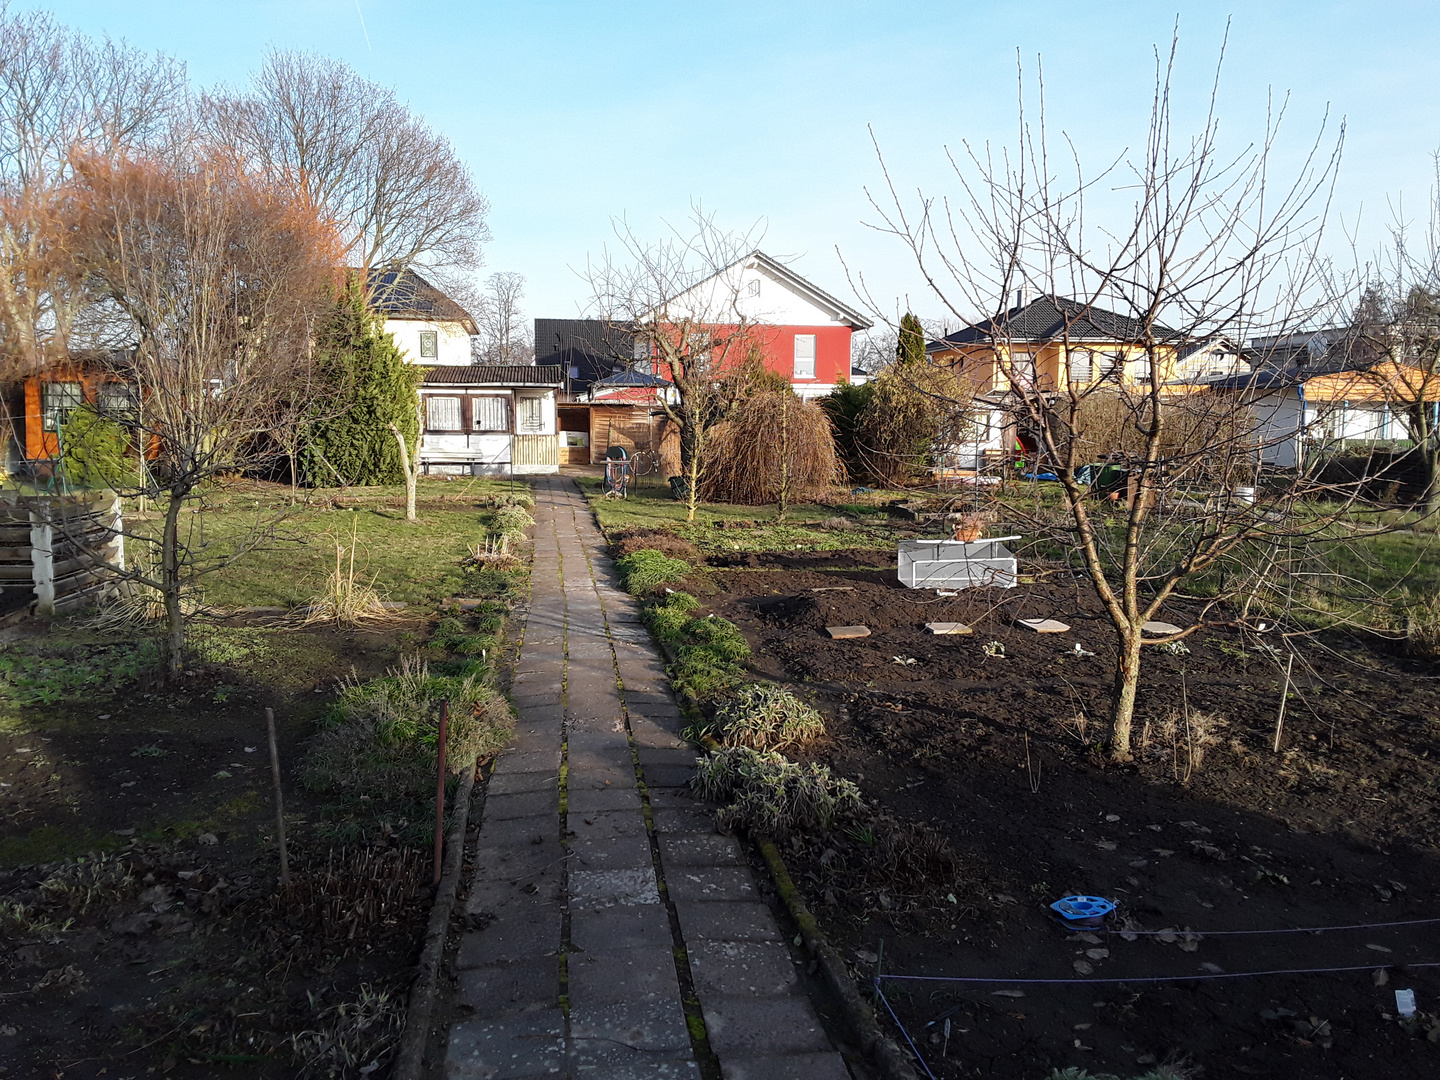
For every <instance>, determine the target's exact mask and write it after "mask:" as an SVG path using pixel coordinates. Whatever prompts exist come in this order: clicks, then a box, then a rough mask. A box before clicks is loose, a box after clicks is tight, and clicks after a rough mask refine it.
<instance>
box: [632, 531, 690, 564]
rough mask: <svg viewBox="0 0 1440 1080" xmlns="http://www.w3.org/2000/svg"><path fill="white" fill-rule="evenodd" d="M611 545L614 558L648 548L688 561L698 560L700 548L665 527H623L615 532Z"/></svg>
mask: <svg viewBox="0 0 1440 1080" xmlns="http://www.w3.org/2000/svg"><path fill="white" fill-rule="evenodd" d="M611 546H612V548H613V549H614V552H615V557H616V558H622V557H624V556H626V555H630V554H633V553H634V552H636V551H640V550H642V549H649V550H651V551H658V552H660V554H662V555H669V556H670V557H671V558H672V559H683V560H685V561H686V562H688V563H694V562H698V561H699V559H700V550H699V549H698V548H697V547H696V546H695V545H694V544H692V543H690V541H689V540H686V539H685V538H684V537H683V536H676V535H675V534H674V533H672V532H669V531H668V530H666V529H623V530H621V531H620V532H618V533H616V534H615V539H614V541H613V543H612V545H611Z"/></svg>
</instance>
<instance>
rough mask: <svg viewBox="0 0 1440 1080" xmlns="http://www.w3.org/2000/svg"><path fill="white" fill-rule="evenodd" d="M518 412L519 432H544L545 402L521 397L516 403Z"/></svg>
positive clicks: (539, 399)
mask: <svg viewBox="0 0 1440 1080" xmlns="http://www.w3.org/2000/svg"><path fill="white" fill-rule="evenodd" d="M516 407H517V408H518V409H519V410H520V423H519V425H518V427H519V429H520V430H521V431H527V432H536V431H544V430H545V402H544V400H543V399H541V398H538V397H522V398H520V399H519V400H518V401H517V402H516Z"/></svg>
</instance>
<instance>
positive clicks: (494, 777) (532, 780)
mask: <svg viewBox="0 0 1440 1080" xmlns="http://www.w3.org/2000/svg"><path fill="white" fill-rule="evenodd" d="M559 782H560V778H559V775H558V774H557V775H555V776H551V775H550V774H549V773H537V772H522V773H512V772H497V773H493V774H491V776H490V779H489V780H487V781H486V783H485V797H486V798H487V799H488V798H490V797H491V796H492V795H518V794H521V793H523V792H531V791H548V792H551V793H552V794H554V795H555V796H556V798H557V799H558V798H559Z"/></svg>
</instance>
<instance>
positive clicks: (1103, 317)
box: [926, 296, 1175, 352]
mask: <svg viewBox="0 0 1440 1080" xmlns="http://www.w3.org/2000/svg"><path fill="white" fill-rule="evenodd" d="M1151 333H1152V334H1153V335H1154V336H1155V337H1156V338H1158V339H1160V340H1164V339H1166V338H1169V337H1174V336H1175V332H1174V331H1173V330H1171V329H1169V328H1168V327H1165V326H1161V325H1160V324H1159V323H1154V324H1152V326H1151ZM1141 336H1142V334H1141V322H1140V320H1139V319H1133V318H1131V317H1130V316H1128V315H1119V314H1116V313H1115V312H1113V311H1106V310H1105V309H1104V308H1098V307H1096V306H1095V305H1093V304H1088V305H1087V304H1083V303H1081V302H1080V301H1078V300H1071V299H1068V298H1067V297H1063V296H1042V297H1040V298H1039V299H1036V300H1032V301H1030V302H1029V303H1028V304H1023V305H1021V306H1019V307H1013V308H1011V309H1010V310H1009V311H1007V312H1005V314H1003V315H999V316H996V317H995V318H992V319H985V320H984V321H983V322H978V323H974V324H973V325H971V326H967V327H964V328H963V329H960V330H957V331H955V333H953V334H947V335H946V336H945V337H943V338H941V339H940V340H939V341H932V342H931V343H930V344H929V345H928V346H927V347H926V349H927V351H928V352H943V351H945V349H947V348H950V347H953V346H956V345H980V344H989V343H991V342H995V341H1019V342H1047V341H1057V340H1061V339H1065V338H1068V339H1069V340H1071V341H1075V342H1085V341H1122V342H1135V341H1139V340H1140V338H1141Z"/></svg>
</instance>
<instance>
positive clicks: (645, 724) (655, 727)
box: [630, 714, 699, 761]
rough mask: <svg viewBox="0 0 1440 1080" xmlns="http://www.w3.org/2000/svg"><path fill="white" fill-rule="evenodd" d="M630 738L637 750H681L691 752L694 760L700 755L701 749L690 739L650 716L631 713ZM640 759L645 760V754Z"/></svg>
mask: <svg viewBox="0 0 1440 1080" xmlns="http://www.w3.org/2000/svg"><path fill="white" fill-rule="evenodd" d="M630 739H631V741H632V742H633V743H634V744H635V748H636V749H637V750H640V749H646V750H657V751H658V750H680V751H684V752H685V753H687V754H689V755H690V757H691V759H692V760H693V759H694V758H696V757H698V756H699V751H698V750H696V749H695V747H694V746H693V745H691V743H690V741H689V740H688V739H684V738H682V737H681V736H680V735H678V734H676V732H674V731H672V730H671V729H670V728H668V727H665V726H664V725H663V724H658V723H656V722H655V721H654V720H651V719H649V718H648V717H640V716H635V715H633V714H632V715H631V717H630ZM640 760H641V761H644V760H645V758H644V755H643V754H642V755H641V758H640Z"/></svg>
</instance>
